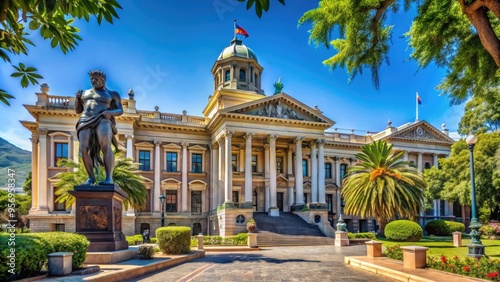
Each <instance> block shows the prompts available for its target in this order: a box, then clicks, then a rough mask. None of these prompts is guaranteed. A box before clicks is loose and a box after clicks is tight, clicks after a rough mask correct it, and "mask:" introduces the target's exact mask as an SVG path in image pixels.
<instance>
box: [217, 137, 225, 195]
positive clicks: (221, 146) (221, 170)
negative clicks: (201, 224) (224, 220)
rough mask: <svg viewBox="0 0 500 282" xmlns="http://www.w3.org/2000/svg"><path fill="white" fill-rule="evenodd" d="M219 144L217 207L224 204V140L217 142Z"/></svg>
mask: <svg viewBox="0 0 500 282" xmlns="http://www.w3.org/2000/svg"><path fill="white" fill-rule="evenodd" d="M217 143H219V179H218V180H219V189H218V205H222V204H223V203H224V172H225V169H224V164H225V152H224V140H223V139H222V137H221V138H220V139H219V140H217Z"/></svg>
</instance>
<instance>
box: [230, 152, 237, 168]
mask: <svg viewBox="0 0 500 282" xmlns="http://www.w3.org/2000/svg"><path fill="white" fill-rule="evenodd" d="M231 167H232V168H233V172H237V171H238V156H237V155H236V154H232V155H231Z"/></svg>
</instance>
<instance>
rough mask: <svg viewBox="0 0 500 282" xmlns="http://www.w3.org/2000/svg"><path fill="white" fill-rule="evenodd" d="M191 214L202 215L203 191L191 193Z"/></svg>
mask: <svg viewBox="0 0 500 282" xmlns="http://www.w3.org/2000/svg"><path fill="white" fill-rule="evenodd" d="M191 212H192V213H201V191H192V192H191Z"/></svg>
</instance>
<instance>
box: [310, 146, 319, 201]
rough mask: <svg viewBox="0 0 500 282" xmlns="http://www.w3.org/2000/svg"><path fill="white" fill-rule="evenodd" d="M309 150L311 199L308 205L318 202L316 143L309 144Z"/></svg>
mask: <svg viewBox="0 0 500 282" xmlns="http://www.w3.org/2000/svg"><path fill="white" fill-rule="evenodd" d="M309 148H310V150H311V199H310V200H309V202H310V203H317V202H318V158H317V157H316V142H315V141H311V142H310V143H309Z"/></svg>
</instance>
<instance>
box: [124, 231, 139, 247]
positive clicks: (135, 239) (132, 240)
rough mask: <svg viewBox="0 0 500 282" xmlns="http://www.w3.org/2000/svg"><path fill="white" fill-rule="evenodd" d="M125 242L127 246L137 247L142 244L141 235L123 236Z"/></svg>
mask: <svg viewBox="0 0 500 282" xmlns="http://www.w3.org/2000/svg"><path fill="white" fill-rule="evenodd" d="M125 240H127V243H128V245H129V246H133V245H139V244H142V235H141V234H135V235H133V236H125Z"/></svg>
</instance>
